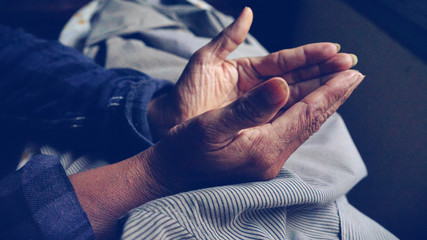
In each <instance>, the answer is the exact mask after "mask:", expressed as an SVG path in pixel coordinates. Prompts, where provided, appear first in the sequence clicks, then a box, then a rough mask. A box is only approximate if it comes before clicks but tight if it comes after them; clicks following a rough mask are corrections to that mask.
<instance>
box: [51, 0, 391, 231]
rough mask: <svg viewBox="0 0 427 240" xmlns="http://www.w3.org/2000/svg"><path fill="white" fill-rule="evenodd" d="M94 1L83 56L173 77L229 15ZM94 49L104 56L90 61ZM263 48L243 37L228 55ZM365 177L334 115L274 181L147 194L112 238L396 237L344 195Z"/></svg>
mask: <svg viewBox="0 0 427 240" xmlns="http://www.w3.org/2000/svg"><path fill="white" fill-rule="evenodd" d="M100 2H101V5H102V7H101V8H100V9H99V10H98V11H97V12H96V15H95V16H96V18H94V19H93V21H92V22H91V23H92V26H91V27H92V29H91V31H90V33H89V35H88V36H87V40H86V45H85V48H84V52H85V53H86V54H88V55H89V56H91V57H94V58H96V59H98V60H100V63H102V62H104V63H105V67H129V68H133V69H136V70H139V71H142V72H149V73H150V75H151V74H152V75H154V76H156V77H159V78H165V79H170V80H172V81H173V80H176V79H178V77H179V74H180V72H181V71H182V69H183V68H184V66H185V63H186V61H187V60H188V57H189V56H191V54H192V53H193V51H195V50H197V49H198V48H200V47H201V46H203V45H204V44H205V43H207V42H208V41H209V40H210V38H212V37H214V36H215V35H216V34H218V33H219V32H220V31H221V30H222V29H223V28H224V27H225V26H227V25H228V24H229V23H231V21H232V18H230V17H229V16H225V15H224V14H222V13H220V12H218V11H217V10H215V9H214V8H212V7H209V6H207V4H206V3H205V2H203V1H200V0H191V1H188V0H187V1H186V0H172V1H170V0H168V1H163V0H131V1H122V0H106V1H100ZM148 16H149V17H148ZM188 26H191V27H188ZM102 47H104V48H105V50H106V54H104V55H102V56H101V58H99V57H100V53H99V51H98V52H97V49H101V48H102ZM101 54H102V52H101ZM266 54H268V52H267V51H266V50H265V49H264V48H263V47H262V46H261V45H260V44H259V43H258V42H257V41H256V40H255V39H254V38H253V37H252V36H249V37H248V38H247V40H246V41H245V43H244V44H243V45H242V46H240V47H239V48H238V49H237V50H236V51H234V52H233V53H232V56H230V57H231V58H234V57H243V56H254V55H256V56H262V55H266ZM165 69H168V71H165ZM44 150H45V151H48V147H45V148H44ZM50 150H52V149H50ZM75 157H78V161H77V162H79V163H80V166H81V167H86V168H89V167H90V165H91V161H88V160H87V159H85V157H84V156H75ZM64 162H67V160H65V159H64ZM68 162H72V163H75V162H73V161H72V160H70V161H68ZM98 164H99V162H98ZM72 165H73V164H70V165H69V166H72ZM74 166H75V165H74ZM68 169H69V170H70V171H74V170H72V168H71V167H70V168H68ZM66 170H67V168H66ZM366 174H367V171H366V168H365V165H364V163H363V161H362V159H361V157H360V155H359V153H358V151H357V149H356V147H355V145H354V143H353V141H352V139H351V137H350V135H349V133H348V131H347V129H346V127H345V124H344V122H343V120H342V119H341V117H340V116H339V115H338V114H335V115H333V116H331V118H330V119H329V120H328V121H327V122H326V123H325V124H324V126H322V128H321V129H320V130H319V132H317V133H316V134H315V135H314V136H312V137H311V138H310V139H309V140H308V141H307V142H306V143H304V144H303V145H302V146H301V147H300V148H299V149H298V150H297V151H296V152H295V153H294V154H293V155H292V156H291V157H290V159H289V160H288V161H287V162H286V164H285V165H284V167H283V169H282V171H281V172H280V174H279V176H278V177H277V178H276V179H274V180H272V181H268V182H255V183H246V184H239V185H231V186H224V187H215V188H209V189H201V190H197V191H191V192H186V193H181V194H177V195H174V196H169V197H165V198H162V199H158V200H154V201H152V202H149V203H147V204H144V205H142V206H140V207H138V208H136V209H134V210H133V211H131V212H130V213H129V214H128V215H127V216H125V217H124V218H123V219H122V226H123V231H122V236H121V238H122V239H396V237H395V236H393V235H392V234H391V233H389V232H388V231H387V230H385V229H384V228H383V227H381V226H380V225H379V224H377V223H376V222H374V221H373V220H371V219H370V218H368V217H367V216H365V215H364V214H362V213H360V212H359V211H358V210H357V209H355V208H354V207H352V206H351V205H350V204H349V203H348V201H347V199H346V193H348V191H350V190H351V189H352V188H353V187H354V185H356V184H357V183H358V182H359V181H360V180H361V179H362V178H363V177H365V176H366Z"/></svg>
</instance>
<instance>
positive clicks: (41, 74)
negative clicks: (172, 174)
mask: <svg viewBox="0 0 427 240" xmlns="http://www.w3.org/2000/svg"><path fill="white" fill-rule="evenodd" d="M0 69H1V71H0V75H1V80H0V109H1V113H0V122H1V123H2V124H6V125H11V126H13V128H20V129H25V130H26V131H27V132H31V133H32V134H33V135H38V136H42V137H46V136H58V135H60V136H62V139H73V140H76V139H86V140H89V139H90V141H86V142H88V143H93V142H101V145H104V146H105V143H106V142H108V143H110V144H111V145H115V144H122V143H123V141H125V142H127V144H126V145H134V148H137V149H136V150H138V151H140V150H143V149H145V148H147V147H149V146H150V145H151V144H152V143H151V134H150V128H149V126H148V122H147V117H146V109H147V104H148V102H149V101H150V100H151V99H152V98H153V96H154V95H156V94H159V92H161V91H163V90H164V89H167V88H168V87H170V86H171V83H169V82H166V81H161V80H155V79H152V78H150V77H149V76H147V75H145V74H143V73H140V72H137V71H133V70H129V69H111V70H106V69H104V68H103V67H101V66H99V65H97V64H95V63H94V62H93V61H92V60H91V59H89V58H87V57H86V56H84V55H82V54H81V53H79V52H78V51H76V50H74V49H71V48H68V47H65V46H62V45H61V44H59V43H57V42H48V41H44V40H40V39H36V38H34V37H33V36H31V35H29V34H26V33H24V32H23V31H20V30H12V29H10V28H7V27H1V26H0ZM122 145H123V144H122ZM136 150H135V151H136ZM133 153H135V152H133ZM133 153H132V154H133Z"/></svg>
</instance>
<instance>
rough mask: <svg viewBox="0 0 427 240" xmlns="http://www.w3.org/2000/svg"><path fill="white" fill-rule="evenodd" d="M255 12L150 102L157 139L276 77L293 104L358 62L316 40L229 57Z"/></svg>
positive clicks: (336, 47) (205, 50)
mask: <svg viewBox="0 0 427 240" xmlns="http://www.w3.org/2000/svg"><path fill="white" fill-rule="evenodd" d="M251 24H252V11H251V10H250V9H249V8H245V9H244V10H243V12H242V14H241V15H240V17H239V18H238V19H237V20H236V21H235V22H234V23H233V24H232V25H230V26H229V27H227V28H226V29H225V30H224V31H223V32H222V33H221V34H219V35H218V36H217V37H216V38H215V39H213V40H212V41H211V42H210V43H209V44H207V45H206V46H205V47H203V48H201V49H200V50H198V51H197V52H196V53H195V54H194V55H193V56H192V58H191V60H190V62H189V63H188V65H187V67H186V68H185V70H184V72H183V74H182V75H181V77H180V79H179V81H178V83H177V85H176V87H175V88H174V90H172V91H171V92H170V93H168V94H165V95H163V96H161V97H158V98H156V99H154V100H153V101H151V102H150V105H149V111H148V113H149V114H148V118H149V121H150V126H151V127H152V129H153V135H154V137H155V138H156V139H161V138H162V137H163V136H164V135H166V133H167V131H168V130H169V129H170V128H172V127H174V126H175V125H177V124H179V123H181V122H184V121H186V120H188V119H190V118H191V117H194V116H197V115H199V114H201V113H204V112H206V111H208V110H212V109H216V108H220V107H223V106H225V105H227V104H229V103H231V102H232V101H234V100H236V99H237V98H238V97H240V96H242V94H244V93H246V92H247V91H249V90H251V89H252V88H253V87H255V86H257V85H259V84H260V83H262V82H265V81H266V80H268V79H270V78H272V77H280V78H282V79H285V80H286V82H287V84H288V85H289V89H290V96H289V101H288V102H287V104H286V105H285V106H284V107H285V108H288V107H289V106H291V105H292V104H294V103H295V102H297V101H299V100H301V99H302V98H303V97H304V96H306V95H307V94H308V93H310V92H312V91H313V90H315V89H317V88H318V87H319V86H320V85H321V84H322V81H321V77H323V76H325V75H327V74H330V73H334V72H339V71H344V70H347V69H349V68H350V67H352V66H354V64H355V61H356V59H355V56H354V55H351V54H345V53H337V52H338V51H339V45H336V44H333V43H316V44H309V45H305V46H301V47H298V48H294V49H288V50H282V51H279V52H275V53H272V54H270V55H268V56H265V57H255V58H240V59H235V60H228V59H227V56H228V55H229V53H231V52H232V51H233V50H235V49H236V48H237V47H238V46H239V45H240V44H241V43H242V42H243V41H244V39H245V38H246V35H247V33H248V31H249V28H250V26H251Z"/></svg>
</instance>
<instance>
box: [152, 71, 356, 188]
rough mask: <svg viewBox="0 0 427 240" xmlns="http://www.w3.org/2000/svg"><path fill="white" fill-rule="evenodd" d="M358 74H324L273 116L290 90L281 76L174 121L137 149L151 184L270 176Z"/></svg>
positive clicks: (219, 182)
mask: <svg viewBox="0 0 427 240" xmlns="http://www.w3.org/2000/svg"><path fill="white" fill-rule="evenodd" d="M362 79H363V75H362V74H360V73H359V72H357V71H352V70H348V71H344V72H340V73H336V74H332V75H329V76H327V77H325V78H323V79H322V82H325V83H324V85H322V86H321V87H319V88H318V89H316V90H315V91H313V92H312V93H310V94H309V95H307V96H305V97H304V98H303V99H302V100H301V101H299V102H297V103H295V104H293V105H292V106H291V107H290V108H289V109H287V110H286V111H285V112H283V113H281V114H278V115H277V116H276V114H277V113H278V112H279V110H280V109H281V108H282V107H283V106H285V105H286V104H287V102H288V101H289V100H288V99H289V97H290V90H289V87H288V85H287V84H286V82H285V81H284V80H283V79H281V78H273V79H271V80H268V81H266V82H265V83H262V84H260V85H259V86H257V87H256V88H255V89H253V90H251V91H249V92H247V93H246V94H244V95H243V96H241V97H240V98H238V99H237V100H235V101H234V102H232V103H231V104H229V105H227V106H225V107H223V108H220V109H214V110H211V111H208V112H206V113H203V114H201V115H199V116H197V117H194V118H192V119H190V120H188V121H186V122H184V123H182V124H180V125H177V126H176V127H174V128H173V129H171V130H170V132H169V134H168V135H167V136H166V137H165V138H164V139H162V140H161V141H160V142H158V143H157V144H156V145H155V146H154V147H152V149H150V151H151V155H150V156H149V157H147V156H146V155H144V154H146V153H143V158H144V159H145V160H144V161H147V160H148V164H147V166H148V168H149V170H148V171H149V172H150V173H151V174H150V175H151V176H153V177H154V181H153V182H155V184H154V185H153V186H156V184H157V186H156V188H158V189H163V190H162V191H164V192H166V193H167V194H171V193H176V192H181V191H186V190H191V189H196V188H201V187H207V186H215V185H223V184H230V183H237V182H245V181H254V180H269V179H272V178H274V177H276V176H277V174H278V173H279V170H280V169H281V168H282V166H283V164H284V163H285V162H286V160H287V159H288V158H289V156H290V155H291V154H292V153H293V152H294V151H295V150H296V149H297V148H298V147H299V146H300V145H301V144H302V143H303V142H304V141H305V140H307V139H308V138H309V137H310V136H311V135H312V134H313V133H314V132H316V131H317V130H318V129H319V128H320V126H321V125H322V124H323V123H324V122H325V121H326V119H327V118H328V117H329V116H330V115H331V114H333V113H334V112H335V111H336V110H337V109H338V107H339V106H340V105H341V104H342V103H343V102H344V101H345V100H346V99H347V98H348V97H349V96H350V94H351V93H352V91H353V90H354V89H355V88H356V87H357V86H358V85H359V83H360V82H361V81H362ZM273 118H274V119H273Z"/></svg>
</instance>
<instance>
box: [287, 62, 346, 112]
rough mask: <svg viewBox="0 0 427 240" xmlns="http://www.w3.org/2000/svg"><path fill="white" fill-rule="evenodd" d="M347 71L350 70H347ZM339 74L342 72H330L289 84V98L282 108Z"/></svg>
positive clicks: (292, 103)
mask: <svg viewBox="0 0 427 240" xmlns="http://www.w3.org/2000/svg"><path fill="white" fill-rule="evenodd" d="M347 71H350V70H347ZM340 74H343V73H342V72H338V73H331V74H328V75H324V76H322V77H317V78H313V79H310V80H307V81H303V82H298V83H295V84H291V85H289V90H290V95H289V100H288V101H287V102H286V105H285V106H284V108H289V107H290V106H292V105H294V104H295V103H296V102H298V101H300V100H301V99H303V98H304V97H305V96H307V95H308V94H310V93H312V92H313V91H315V90H316V89H318V88H319V87H320V86H322V85H323V84H325V83H326V82H327V81H329V80H331V79H333V78H335V77H337V76H339V75H340ZM286 81H287V80H286ZM287 82H288V81H287Z"/></svg>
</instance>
